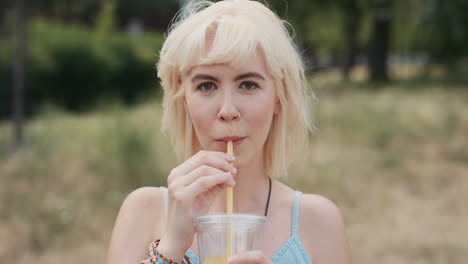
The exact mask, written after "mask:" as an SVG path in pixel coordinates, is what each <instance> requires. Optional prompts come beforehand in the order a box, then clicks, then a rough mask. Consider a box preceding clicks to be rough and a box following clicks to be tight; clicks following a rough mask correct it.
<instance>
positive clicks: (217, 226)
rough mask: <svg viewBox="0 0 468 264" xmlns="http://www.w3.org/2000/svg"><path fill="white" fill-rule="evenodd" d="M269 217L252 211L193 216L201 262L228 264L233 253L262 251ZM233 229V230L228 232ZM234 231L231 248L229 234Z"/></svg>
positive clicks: (203, 263)
mask: <svg viewBox="0 0 468 264" xmlns="http://www.w3.org/2000/svg"><path fill="white" fill-rule="evenodd" d="M265 222H266V217H264V216H259V215H250V214H223V215H204V216H199V217H196V218H195V219H194V222H193V224H194V226H195V230H196V232H197V244H198V254H199V257H200V263H202V264H225V263H228V262H227V260H228V258H229V257H231V255H229V254H233V255H235V254H237V253H240V252H245V251H250V250H257V249H258V250H262V248H263V226H264V225H265ZM227 230H230V232H227ZM229 233H230V234H231V239H232V240H231V246H232V247H231V249H232V251H231V252H229V250H228V247H227V245H228V239H227V235H228V234H229Z"/></svg>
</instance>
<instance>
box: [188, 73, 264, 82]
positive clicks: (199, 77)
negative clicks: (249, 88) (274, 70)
mask: <svg viewBox="0 0 468 264" xmlns="http://www.w3.org/2000/svg"><path fill="white" fill-rule="evenodd" d="M245 78H258V79H261V80H265V77H263V76H262V75H261V74H260V73H258V72H247V73H244V74H241V75H239V76H236V77H235V78H234V81H239V80H242V79H245ZM197 80H210V81H215V82H219V80H218V79H217V78H216V77H213V76H211V75H208V74H197V75H195V76H193V77H192V83H193V82H195V81H197Z"/></svg>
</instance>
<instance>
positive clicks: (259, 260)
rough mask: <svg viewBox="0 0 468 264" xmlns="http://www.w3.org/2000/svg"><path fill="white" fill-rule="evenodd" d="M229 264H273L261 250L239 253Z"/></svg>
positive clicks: (230, 259)
mask: <svg viewBox="0 0 468 264" xmlns="http://www.w3.org/2000/svg"><path fill="white" fill-rule="evenodd" d="M229 264H273V262H271V260H270V259H269V258H268V257H267V256H265V254H263V252H262V251H260V250H253V251H247V252H242V253H238V254H236V255H234V256H232V257H231V258H229Z"/></svg>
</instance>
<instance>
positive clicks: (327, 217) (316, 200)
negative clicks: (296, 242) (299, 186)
mask: <svg viewBox="0 0 468 264" xmlns="http://www.w3.org/2000/svg"><path fill="white" fill-rule="evenodd" d="M299 237H300V239H301V241H302V242H303V244H304V246H305V248H306V250H307V252H308V253H309V256H310V257H311V259H312V263H315V264H325V263H335V264H351V254H350V250H349V245H348V240H347V237H346V232H345V227H344V223H343V217H342V215H341V212H340V210H339V209H338V207H337V206H336V205H335V204H334V203H333V202H331V201H330V200H328V199H326V198H324V197H322V196H318V195H311V194H306V195H303V196H302V201H301V212H300V216H299Z"/></svg>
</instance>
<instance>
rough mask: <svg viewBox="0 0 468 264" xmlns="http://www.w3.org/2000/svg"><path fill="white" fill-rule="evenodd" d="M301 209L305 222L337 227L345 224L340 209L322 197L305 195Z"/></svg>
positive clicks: (302, 198)
mask: <svg viewBox="0 0 468 264" xmlns="http://www.w3.org/2000/svg"><path fill="white" fill-rule="evenodd" d="M300 208H301V210H300V212H301V216H302V219H304V220H305V221H314V222H315V223H316V224H320V225H333V226H335V227H338V226H337V225H340V224H341V225H342V224H343V220H342V216H341V212H340V209H339V208H338V207H337V206H336V205H335V203H333V202H332V201H331V200H329V199H327V198H325V197H323V196H321V195H316V194H303V195H302V197H301V207H300ZM302 219H301V220H302Z"/></svg>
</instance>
